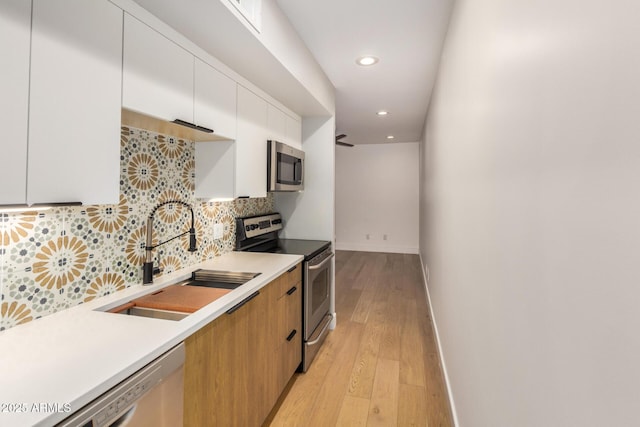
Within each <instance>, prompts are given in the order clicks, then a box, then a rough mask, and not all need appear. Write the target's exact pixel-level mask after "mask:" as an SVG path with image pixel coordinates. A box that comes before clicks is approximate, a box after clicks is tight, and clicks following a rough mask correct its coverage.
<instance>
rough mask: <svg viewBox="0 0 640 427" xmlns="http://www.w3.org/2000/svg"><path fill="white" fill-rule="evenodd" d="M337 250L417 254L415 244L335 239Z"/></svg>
mask: <svg viewBox="0 0 640 427" xmlns="http://www.w3.org/2000/svg"><path fill="white" fill-rule="evenodd" d="M336 249H337V250H339V251H361V252H386V253H392V254H418V248H417V247H415V246H401V245H385V244H379V243H349V242H338V241H336Z"/></svg>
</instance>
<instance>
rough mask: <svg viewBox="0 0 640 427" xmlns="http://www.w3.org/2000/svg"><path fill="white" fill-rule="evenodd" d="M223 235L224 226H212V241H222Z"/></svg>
mask: <svg viewBox="0 0 640 427" xmlns="http://www.w3.org/2000/svg"><path fill="white" fill-rule="evenodd" d="M223 234H224V225H222V224H213V239H214V240H218V239H222V235H223Z"/></svg>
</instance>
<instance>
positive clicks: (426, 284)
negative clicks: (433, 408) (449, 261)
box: [420, 254, 460, 427]
mask: <svg viewBox="0 0 640 427" xmlns="http://www.w3.org/2000/svg"><path fill="white" fill-rule="evenodd" d="M420 267H421V268H420V269H421V270H422V280H423V283H424V288H425V291H426V293H427V303H428V304H429V311H430V312H431V321H432V322H433V331H434V333H435V336H436V344H437V345H438V357H439V358H440V366H442V373H443V374H444V382H445V384H446V386H447V395H448V397H449V405H450V406H451V415H452V417H453V425H454V426H455V427H457V426H459V425H460V424H459V423H458V413H457V412H456V405H455V402H454V401H453V393H452V392H451V382H450V381H449V374H448V372H447V364H446V363H445V361H444V355H443V353H442V346H441V345H440V334H439V333H438V323H437V322H436V318H435V315H434V314H433V306H432V305H431V295H430V294H429V279H428V278H429V276H430V274H429V267H428V266H427V265H426V264H425V263H424V262H423V260H422V254H420Z"/></svg>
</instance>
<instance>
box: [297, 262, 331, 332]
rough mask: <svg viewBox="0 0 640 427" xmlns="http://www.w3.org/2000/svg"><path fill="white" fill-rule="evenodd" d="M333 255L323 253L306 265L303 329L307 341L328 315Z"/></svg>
mask: <svg viewBox="0 0 640 427" xmlns="http://www.w3.org/2000/svg"><path fill="white" fill-rule="evenodd" d="M331 258H333V254H332V253H331V252H328V253H323V254H321V255H318V256H317V257H315V258H313V259H312V260H310V261H309V262H307V263H306V268H305V284H304V287H305V289H304V291H305V292H304V295H305V296H304V299H305V304H304V310H305V316H304V319H305V327H304V338H305V340H306V339H308V338H309V337H310V336H311V334H312V333H313V331H314V330H315V329H316V327H317V326H318V325H319V324H320V322H321V321H322V319H323V318H324V316H325V315H326V314H327V313H329V305H330V303H331V300H330V297H329V294H330V292H331V276H332V274H331V271H332V268H333V266H332V262H331Z"/></svg>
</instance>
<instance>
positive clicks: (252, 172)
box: [235, 85, 269, 197]
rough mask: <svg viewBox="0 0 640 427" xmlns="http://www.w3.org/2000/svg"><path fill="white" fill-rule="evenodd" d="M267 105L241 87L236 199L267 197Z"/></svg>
mask: <svg viewBox="0 0 640 427" xmlns="http://www.w3.org/2000/svg"><path fill="white" fill-rule="evenodd" d="M267 105H268V104H267V102H266V101H265V100H264V99H262V98H260V97H259V96H257V95H256V94H254V93H253V92H251V91H249V90H248V89H245V88H244V87H242V86H240V85H238V135H237V139H236V153H235V156H236V196H238V197H245V196H248V197H266V196H267V139H269V130H268V128H267Z"/></svg>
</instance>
